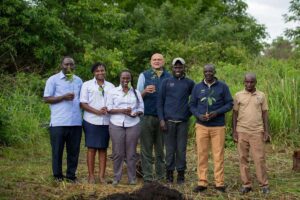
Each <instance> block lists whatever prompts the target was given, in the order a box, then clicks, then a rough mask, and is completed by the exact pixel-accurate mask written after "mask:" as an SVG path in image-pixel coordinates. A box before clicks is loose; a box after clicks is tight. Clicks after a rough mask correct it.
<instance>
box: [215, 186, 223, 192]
mask: <svg viewBox="0 0 300 200" xmlns="http://www.w3.org/2000/svg"><path fill="white" fill-rule="evenodd" d="M215 189H216V190H218V191H219V192H223V193H225V192H226V187H225V186H218V187H217V186H215Z"/></svg>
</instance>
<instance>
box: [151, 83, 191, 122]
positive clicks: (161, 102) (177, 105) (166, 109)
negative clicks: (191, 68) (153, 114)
mask: <svg viewBox="0 0 300 200" xmlns="http://www.w3.org/2000/svg"><path fill="white" fill-rule="evenodd" d="M194 85H195V83H194V81H192V80H191V79H188V78H185V77H183V78H176V77H171V78H168V79H165V80H163V82H162V85H161V87H160V90H159V94H158V101H157V114H158V118H159V120H176V121H187V120H188V119H189V117H190V116H191V112H190V110H189V104H188V101H189V96H190V94H191V93H192V90H193V87H194Z"/></svg>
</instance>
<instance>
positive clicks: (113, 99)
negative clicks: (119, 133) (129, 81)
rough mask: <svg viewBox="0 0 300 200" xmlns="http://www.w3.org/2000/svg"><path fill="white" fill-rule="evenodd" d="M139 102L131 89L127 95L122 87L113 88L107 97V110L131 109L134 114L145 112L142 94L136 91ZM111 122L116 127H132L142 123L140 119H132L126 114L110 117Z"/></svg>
mask: <svg viewBox="0 0 300 200" xmlns="http://www.w3.org/2000/svg"><path fill="white" fill-rule="evenodd" d="M136 94H137V96H138V99H139V102H138V101H137V99H136V96H135V95H134V92H133V89H132V88H131V89H130V90H129V91H128V92H127V94H126V93H124V92H123V89H122V86H119V87H116V88H113V89H112V90H111V91H110V92H109V93H108V96H107V110H108V111H110V110H112V109H126V108H129V107H130V108H131V109H132V112H138V111H141V112H144V102H143V98H142V96H141V93H140V92H139V91H138V90H136ZM110 122H111V123H112V124H114V125H116V126H122V127H132V126H134V125H136V124H138V123H139V122H140V117H138V116H137V117H130V116H127V115H125V114H121V113H119V114H112V115H110Z"/></svg>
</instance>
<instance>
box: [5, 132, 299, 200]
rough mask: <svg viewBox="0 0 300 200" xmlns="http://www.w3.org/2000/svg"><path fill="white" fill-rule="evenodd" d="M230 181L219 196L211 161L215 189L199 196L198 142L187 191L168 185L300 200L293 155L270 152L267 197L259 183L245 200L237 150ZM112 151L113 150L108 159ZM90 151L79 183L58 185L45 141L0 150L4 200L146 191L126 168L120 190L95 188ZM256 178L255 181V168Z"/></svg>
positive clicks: (229, 155) (228, 156) (229, 160)
mask: <svg viewBox="0 0 300 200" xmlns="http://www.w3.org/2000/svg"><path fill="white" fill-rule="evenodd" d="M225 152H226V153H225V179H226V184H227V185H228V188H227V193H224V194H223V193H219V192H217V191H216V190H214V189H213V177H212V162H211V160H210V176H209V179H210V180H211V184H210V185H209V188H208V190H207V191H206V192H204V193H201V194H194V193H193V192H192V189H193V188H194V187H195V186H196V183H197V176H196V154H195V146H194V143H193V141H190V145H189V147H188V153H187V155H188V170H187V176H186V183H185V184H184V185H183V186H178V185H176V184H174V185H169V187H171V188H175V189H177V190H179V191H180V192H182V193H183V194H184V195H185V196H186V197H188V198H192V199H295V200H296V199H299V196H300V173H295V172H293V171H292V170H291V168H292V152H293V149H287V148H275V147H274V146H272V145H271V144H269V145H268V146H267V167H268V173H269V181H270V187H271V193H270V195H268V196H265V195H263V194H262V193H261V192H260V190H259V187H258V184H257V182H256V181H254V188H253V189H254V191H253V192H251V193H249V194H247V195H243V196H241V195H240V194H239V192H238V189H239V187H240V184H241V182H240V179H239V170H238V169H239V168H238V156H237V151H236V149H235V148H230V149H226V151H225ZM110 153H111V149H109V153H108V154H110ZM85 158H86V156H85V148H84V143H83V142H82V149H81V153H80V161H79V168H78V178H79V183H76V184H72V183H67V182H61V183H57V182H54V181H53V180H52V179H51V159H50V145H49V143H48V139H47V138H45V139H43V141H41V142H40V143H39V144H38V145H37V146H32V147H30V148H28V147H27V148H25V149H23V148H22V147H19V148H2V149H0V172H1V173H0V199H1V200H2V199H23V200H26V199H101V198H102V197H105V196H107V195H109V194H112V193H117V192H132V191H134V190H136V189H138V188H140V187H141V186H142V185H143V181H142V180H141V179H139V180H138V184H137V185H136V186H129V185H127V176H126V169H125V168H126V167H125V168H124V176H123V179H122V181H121V184H120V185H118V186H117V187H113V186H112V185H110V184H108V185H101V184H95V185H91V184H88V183H87V167H86V163H85ZM251 166H252V167H251V174H252V176H253V178H254V179H255V172H254V169H253V163H252V162H251ZM106 174H107V178H108V179H112V176H113V172H112V161H111V160H109V161H108V167H107V173H106Z"/></svg>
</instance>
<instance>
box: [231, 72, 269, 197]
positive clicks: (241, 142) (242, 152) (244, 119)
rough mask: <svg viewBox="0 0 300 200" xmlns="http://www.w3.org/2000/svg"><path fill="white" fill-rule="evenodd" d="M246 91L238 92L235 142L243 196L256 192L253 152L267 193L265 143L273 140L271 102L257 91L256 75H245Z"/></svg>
mask: <svg viewBox="0 0 300 200" xmlns="http://www.w3.org/2000/svg"><path fill="white" fill-rule="evenodd" d="M244 84H245V89H244V90H242V91H240V92H238V93H236V95H235V97H234V106H233V139H234V141H235V142H237V143H238V152H239V161H240V173H241V179H242V183H243V186H242V188H241V190H240V192H241V193H242V194H245V193H248V192H250V191H251V190H252V183H251V180H250V174H249V160H248V159H249V151H251V154H252V158H253V161H254V164H255V169H256V177H257V179H258V181H259V185H260V186H261V188H262V192H263V193H264V194H268V193H269V192H270V190H269V186H268V185H269V184H268V178H267V172H266V162H265V149H264V146H265V145H264V143H265V142H267V141H269V140H270V135H269V127H268V103H267V99H266V97H265V94H264V93H263V92H261V91H258V90H257V89H256V88H255V85H256V75H255V74H253V73H247V74H246V75H245V80H244Z"/></svg>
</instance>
